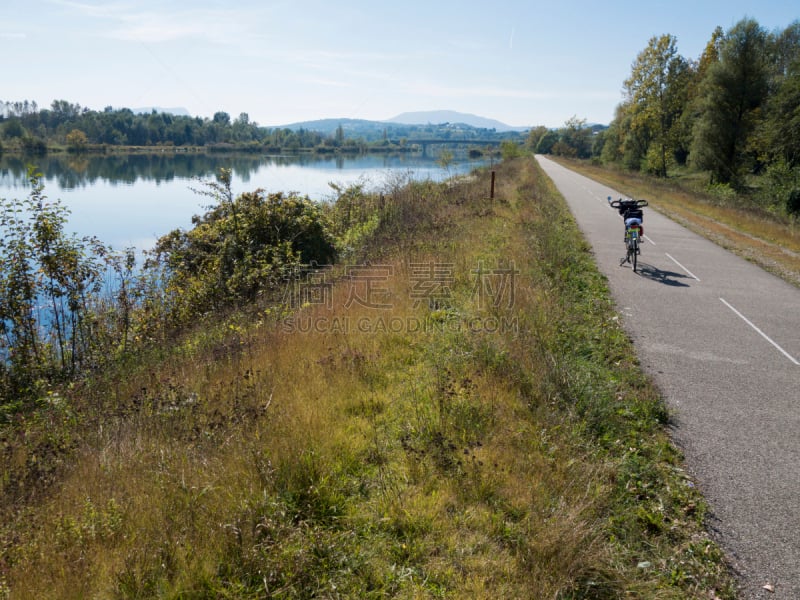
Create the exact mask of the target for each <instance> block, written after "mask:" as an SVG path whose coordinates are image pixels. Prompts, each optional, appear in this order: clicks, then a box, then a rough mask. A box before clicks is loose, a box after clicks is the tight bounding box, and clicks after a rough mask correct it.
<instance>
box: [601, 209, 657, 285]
mask: <svg viewBox="0 0 800 600" xmlns="http://www.w3.org/2000/svg"><path fill="white" fill-rule="evenodd" d="M608 204H609V205H610V206H611V208H614V209H616V210H617V211H618V212H619V214H620V215H622V218H623V220H624V221H625V256H624V257H623V258H621V259H620V261H619V266H622V265H624V264H625V263H626V262H627V263H629V264H631V265H632V266H633V272H634V273H635V272H636V267H637V262H638V259H639V254H640V253H641V250H640V249H639V244H640V240H641V238H642V235H644V228H643V227H642V219H643V217H644V213H642V208H644V207H645V206H647V205H648V202H647V200H633V199H631V200H623V199H622V198H620V199H618V200H612V199H611V196H609V197H608Z"/></svg>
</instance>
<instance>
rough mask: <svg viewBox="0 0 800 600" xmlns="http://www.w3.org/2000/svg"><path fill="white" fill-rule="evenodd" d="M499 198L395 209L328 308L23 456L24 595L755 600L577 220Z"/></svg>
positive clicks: (14, 555)
mask: <svg viewBox="0 0 800 600" xmlns="http://www.w3.org/2000/svg"><path fill="white" fill-rule="evenodd" d="M496 171H497V172H496V175H497V189H496V194H495V198H494V200H492V201H490V200H489V198H488V196H489V177H488V173H487V172H486V171H485V170H484V171H481V172H480V173H478V174H476V175H475V176H474V177H470V178H459V179H458V180H457V181H453V182H446V183H441V184H439V183H434V182H430V181H427V182H415V183H412V184H409V185H407V186H404V187H402V188H397V189H394V190H393V191H392V193H391V194H387V196H386V197H385V198H381V202H380V203H379V204H376V205H375V206H376V207H377V209H378V210H379V211H380V213H379V215H380V216H379V217H378V218H376V219H367V220H366V221H364V223H369V224H370V227H369V228H363V227H362V228H361V229H362V230H360V231H358V232H355V231H354V232H351V234H349V238H348V239H351V240H362V241H365V243H364V244H360V245H358V246H357V247H356V246H354V247H353V249H352V251H351V253H350V254H348V256H347V259H346V261H347V263H346V264H341V265H339V266H337V267H335V268H334V270H332V271H331V272H330V273H329V274H326V275H324V276H322V277H321V278H320V279H315V280H313V281H312V280H302V281H298V288H297V289H296V290H293V291H295V292H297V296H296V297H297V298H298V299H299V300H300V301H298V302H296V303H290V304H288V305H287V304H285V303H284V304H281V305H276V306H271V307H268V308H264V307H262V308H260V309H259V310H258V311H257V312H255V313H254V312H253V311H248V312H244V313H241V314H237V315H222V314H217V315H210V316H209V318H208V319H207V321H205V322H203V323H199V324H198V325H197V326H196V328H194V329H193V330H191V331H188V332H186V333H185V334H184V335H182V336H180V337H178V338H175V339H172V340H170V342H169V343H168V344H167V343H164V344H160V345H158V346H157V347H152V348H151V349H150V350H149V351H148V352H147V353H143V354H141V355H139V356H137V357H136V359H135V360H131V361H129V362H127V363H126V364H124V365H123V364H120V365H118V366H117V367H116V368H114V369H109V370H107V371H105V372H103V373H98V374H96V375H95V376H93V377H92V378H90V379H88V380H86V381H85V382H82V383H81V384H79V385H74V386H72V387H70V388H69V389H65V390H57V391H54V392H53V394H52V395H51V396H50V397H49V398H48V399H47V401H45V402H43V403H42V405H41V407H40V408H39V409H37V412H36V413H35V414H32V415H30V416H29V417H26V418H24V419H20V420H19V421H18V422H17V423H15V425H14V427H15V429H13V430H10V429H4V430H3V431H2V435H3V446H2V447H3V448H4V455H3V456H4V459H5V461H6V465H7V466H8V467H9V469H10V470H8V471H6V472H7V473H8V474H9V475H8V479H7V480H6V482H5V483H4V487H3V488H2V494H3V502H2V507H3V509H2V510H3V512H2V514H3V519H2V520H1V521H0V522H2V526H0V551H1V552H2V555H0V565H1V566H2V569H1V570H0V572H2V574H3V575H2V583H0V585H1V586H2V587H0V589H4V591H6V592H7V593H8V595H9V596H10V597H12V598H34V597H55V598H59V597H60V598H68V597H91V596H108V595H114V596H118V597H126V598H134V597H142V596H166V597H178V596H190V595H198V596H199V595H203V596H216V597H262V596H264V595H267V596H271V597H284V598H289V597H309V596H338V597H351V598H364V597H376V598H377V597H442V596H452V597H471V598H498V597H514V598H556V597H560V598H617V597H621V596H624V595H630V596H633V597H642V598H675V599H679V598H680V599H684V598H698V599H699V598H704V599H707V598H709V597H712V598H732V597H733V592H732V587H731V583H730V579H729V577H728V576H727V573H726V571H725V567H724V564H723V563H722V558H721V554H720V552H719V550H718V549H717V548H716V546H715V545H714V544H713V543H712V542H711V540H710V539H709V537H708V535H707V534H706V532H705V531H704V529H703V516H704V503H703V499H702V498H701V497H700V496H699V495H698V494H697V491H696V489H695V487H694V486H693V484H692V482H691V481H690V480H689V479H688V478H687V477H686V475H685V473H684V472H683V470H682V467H681V458H680V456H679V454H678V453H677V451H676V450H675V448H674V447H673V446H672V445H671V444H670V442H669V438H668V436H667V435H666V432H665V431H664V427H665V423H666V420H667V414H666V410H665V407H664V405H663V402H662V401H661V399H660V398H659V396H658V394H657V391H656V390H655V388H654V387H653V386H652V384H651V383H650V382H649V381H648V380H647V378H646V377H645V376H644V375H643V374H642V372H641V370H640V369H639V367H638V365H637V363H636V359H635V355H634V353H633V350H632V347H631V345H630V343H629V341H628V340H627V338H626V337H625V335H624V332H623V331H622V329H621V327H620V326H619V324H618V322H617V320H616V315H615V312H614V310H613V306H612V304H611V300H610V299H609V296H608V290H607V289H606V288H605V285H604V282H603V278H602V277H601V276H600V274H599V273H598V272H597V270H596V269H595V267H594V265H593V263H592V258H591V254H590V253H589V251H588V248H587V247H586V245H585V244H583V243H582V242H581V241H580V234H579V232H578V230H577V228H576V226H575V224H574V221H573V220H572V218H571V216H570V215H569V212H568V210H567V208H566V206H565V204H564V202H563V200H562V199H561V198H560V197H559V196H558V195H557V194H556V193H555V191H554V189H553V188H552V187H551V186H550V184H549V181H548V180H547V179H546V177H544V175H543V174H542V173H541V171H540V170H539V169H538V167H537V166H536V164H535V162H534V161H533V160H532V159H529V158H526V159H517V160H515V161H506V162H504V163H502V164H501V165H498V166H497V168H496ZM351 200H353V201H355V203H353V202H349V203H348V204H347V205H346V206H343V207H342V208H346V209H347V214H348V215H353V214H355V213H354V212H353V211H356V210H360V209H361V208H365V207H366V206H367V204H363V205H362V204H359V203H358V198H351ZM8 481H17V482H23V484H22V485H21V487H12V486H10V485H9V483H8Z"/></svg>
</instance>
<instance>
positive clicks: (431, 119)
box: [388, 110, 530, 131]
mask: <svg viewBox="0 0 800 600" xmlns="http://www.w3.org/2000/svg"><path fill="white" fill-rule="evenodd" d="M388 122H389V123H400V124H403V125H427V124H433V125H438V124H440V123H463V124H464V125H470V126H472V127H478V128H480V129H495V130H497V131H525V130H527V129H530V127H512V126H511V125H506V124H505V123H502V122H500V121H495V120H494V119H487V118H486V117H479V116H478V115H471V114H469V113H461V112H457V111H454V110H428V111H420V112H405V113H402V114H399V115H397V116H396V117H394V118H392V119H389V121H388Z"/></svg>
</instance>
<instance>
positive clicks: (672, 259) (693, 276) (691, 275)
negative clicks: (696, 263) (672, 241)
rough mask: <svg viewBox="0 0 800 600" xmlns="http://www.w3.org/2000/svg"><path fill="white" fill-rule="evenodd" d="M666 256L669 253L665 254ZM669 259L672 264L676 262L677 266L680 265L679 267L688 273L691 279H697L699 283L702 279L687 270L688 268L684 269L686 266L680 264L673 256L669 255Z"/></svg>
mask: <svg viewBox="0 0 800 600" xmlns="http://www.w3.org/2000/svg"><path fill="white" fill-rule="evenodd" d="M664 254H667V253H666V252H665V253H664ZM667 258H668V259H670V260H671V261H672V262H674V263H675V264H676V265H678V266H679V267H680V268H681V269H683V270H684V271H686V272H687V273H688V274H689V277H691V278H692V279H696V280H697V281H700V278H699V277H698V276H697V275H695V274H694V273H692V272H691V271H690V270H689V269H687V268H686V267H684V266H683V265H682V264H681V263H679V262H678V261H677V260H675V259H674V258H672V256H670V255H669V254H667Z"/></svg>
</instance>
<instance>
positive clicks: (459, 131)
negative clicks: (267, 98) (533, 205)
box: [0, 100, 524, 154]
mask: <svg viewBox="0 0 800 600" xmlns="http://www.w3.org/2000/svg"><path fill="white" fill-rule="evenodd" d="M409 138H424V139H441V140H464V142H465V144H476V145H479V143H480V142H482V141H485V140H493V141H502V140H505V139H509V138H513V139H517V140H518V141H520V142H521V141H522V140H524V134H522V133H519V132H498V131H495V130H493V129H486V128H480V127H472V126H469V125H464V124H457V123H440V124H426V125H405V124H399V123H388V122H387V123H382V122H378V121H364V120H357V119H339V120H336V119H328V120H325V121H320V122H319V127H316V126H314V125H313V123H311V124H308V126H301V127H294V126H292V127H289V126H286V127H263V126H261V125H259V124H258V123H256V122H255V121H252V120H251V119H250V116H249V115H248V114H247V113H241V114H240V115H239V116H238V117H236V118H231V115H229V114H228V113H226V112H223V111H218V112H216V113H214V116H213V117H212V118H203V117H192V116H188V115H175V114H171V113H168V112H158V111H157V110H155V109H152V110H151V112H149V113H147V112H144V113H142V112H134V111H133V110H131V109H129V108H122V109H114V108H112V107H106V108H105V109H104V110H102V111H96V110H91V109H88V108H85V107H82V106H80V105H79V104H74V103H71V102H68V101H66V100H56V101H54V102H53V103H52V104H51V106H50V108H48V109H40V107H39V106H38V105H37V104H36V102H31V101H27V100H25V101H17V102H10V101H2V100H0V152H2V151H3V149H5V150H6V151H17V152H23V153H27V154H44V153H46V152H48V151H49V150H52V149H54V148H58V149H63V150H68V151H72V152H84V151H90V150H97V149H101V148H108V147H121V146H125V147H164V146H171V147H187V146H192V147H202V148H205V149H216V150H220V149H236V150H252V151H275V152H277V151H298V150H315V151H318V152H337V151H338V152H364V151H368V150H408V149H410V148H408V147H406V140H408V139H409Z"/></svg>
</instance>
